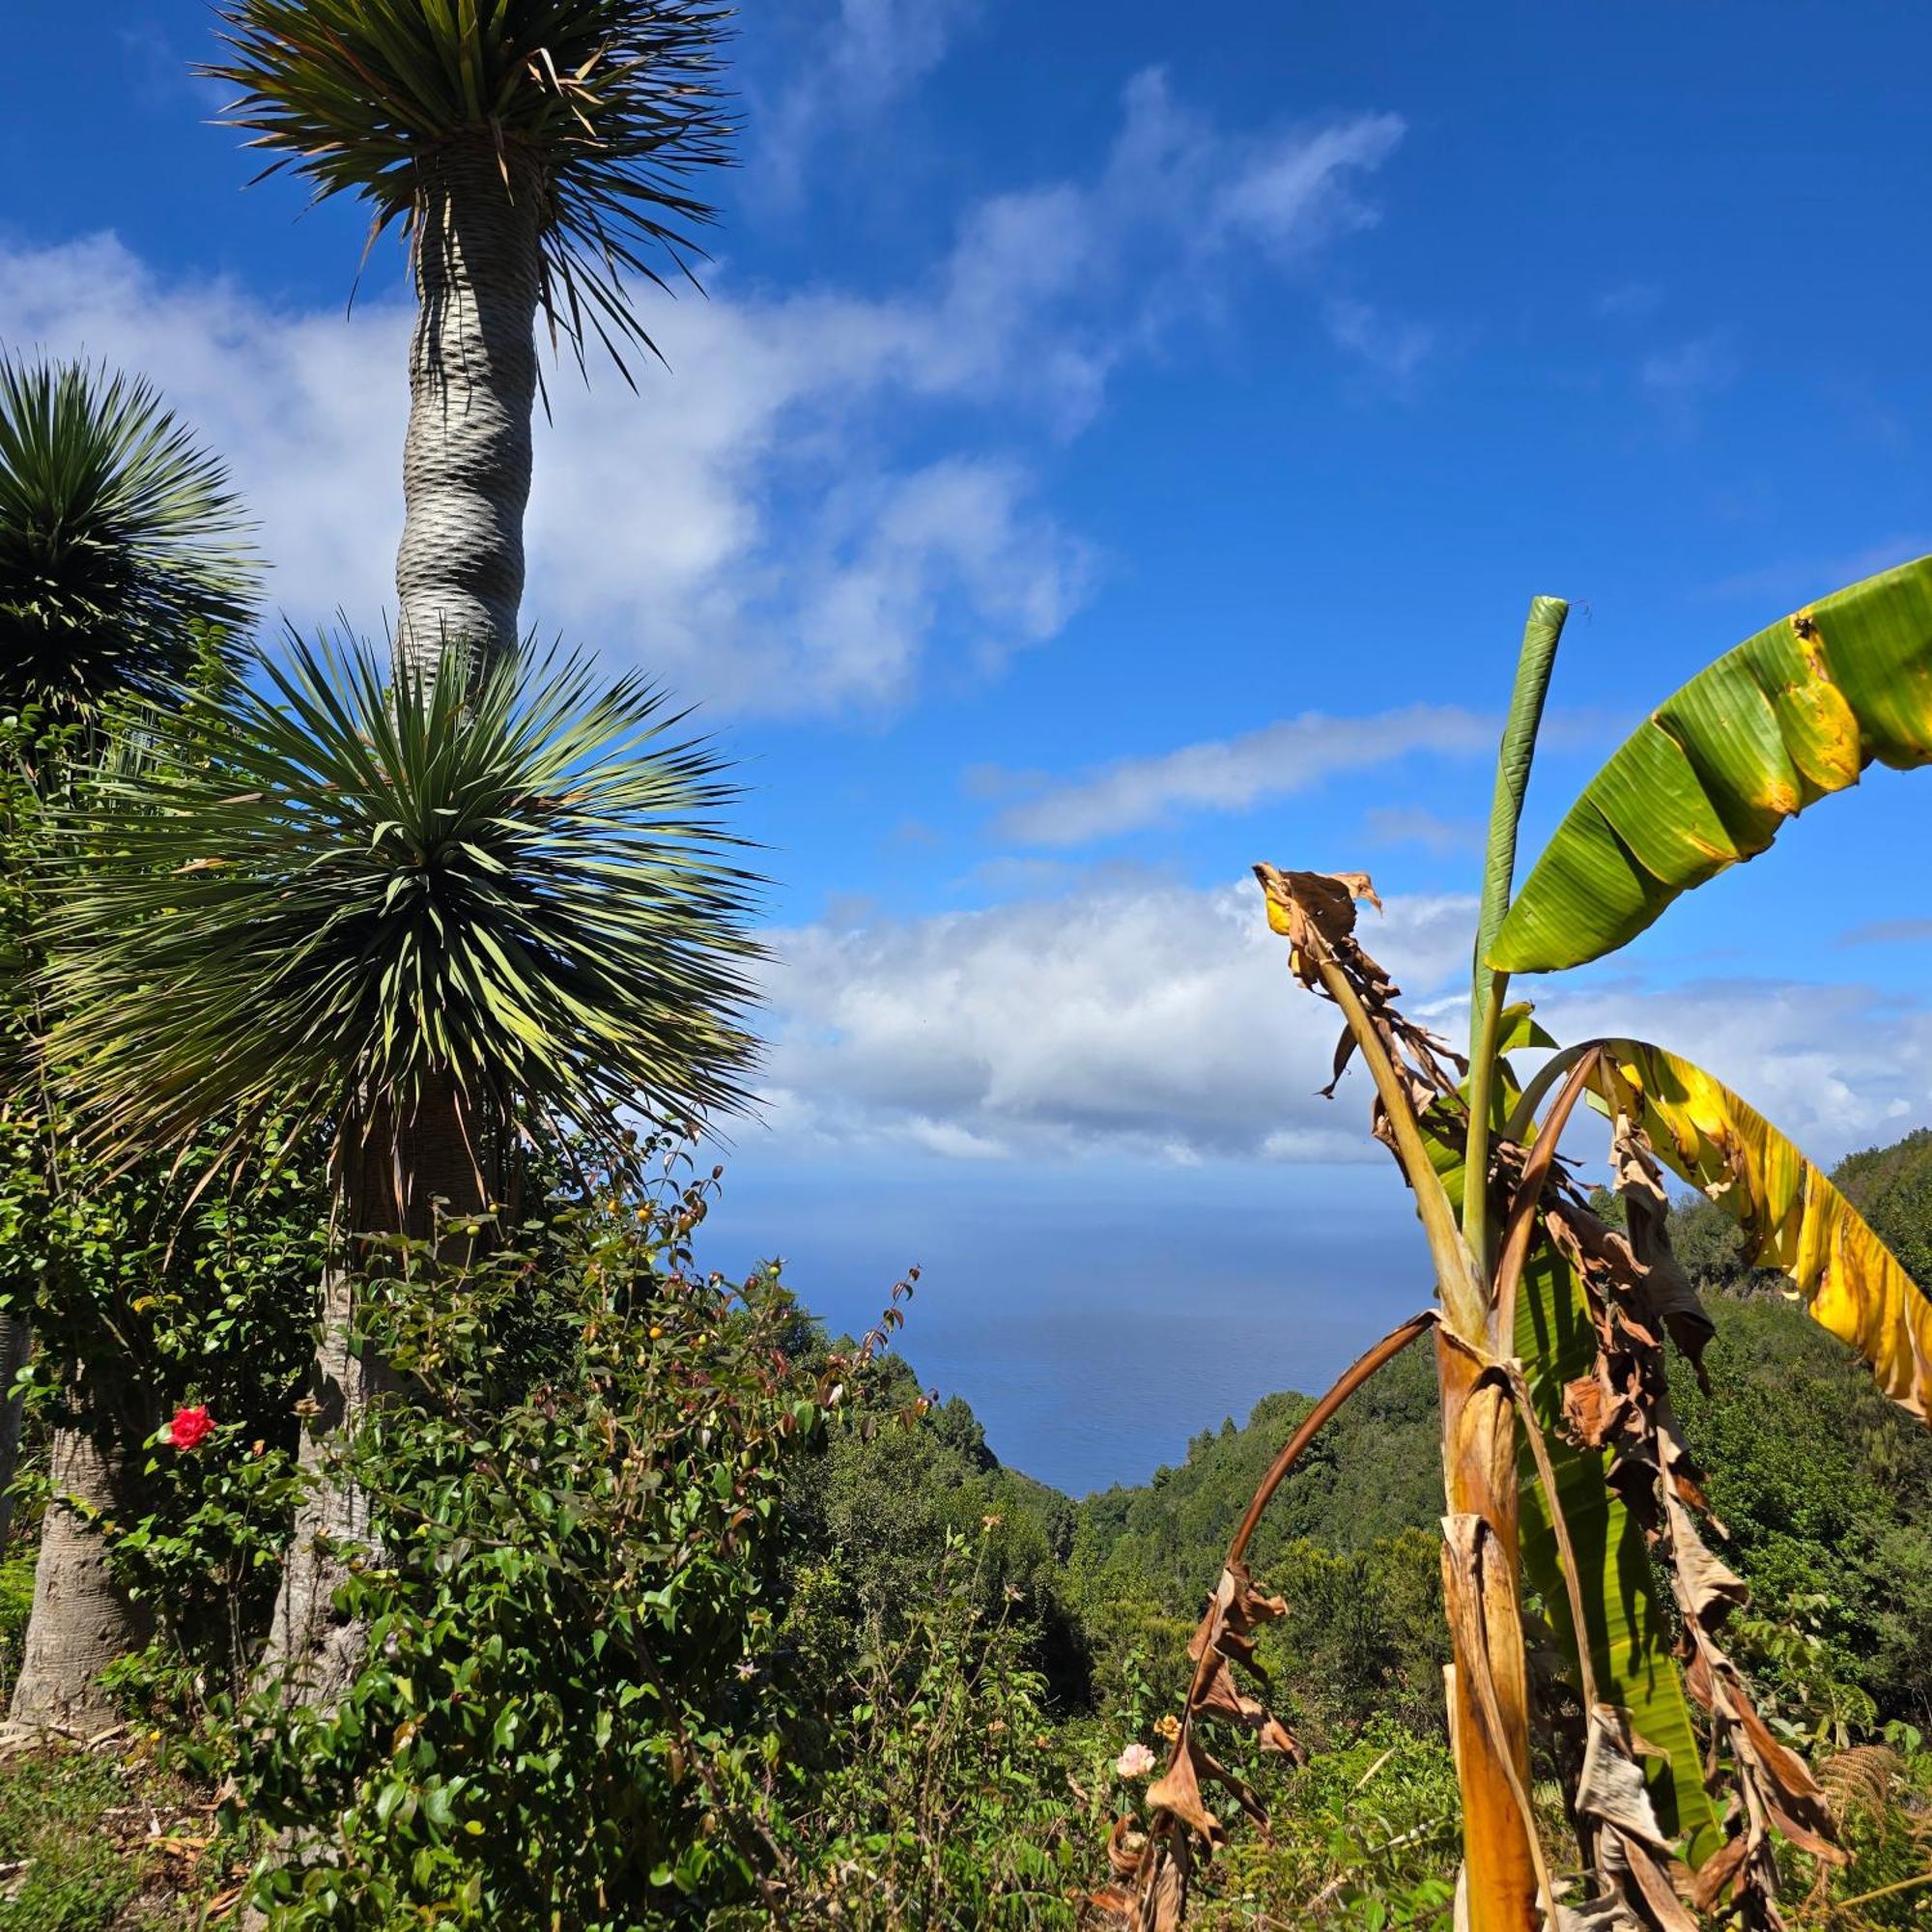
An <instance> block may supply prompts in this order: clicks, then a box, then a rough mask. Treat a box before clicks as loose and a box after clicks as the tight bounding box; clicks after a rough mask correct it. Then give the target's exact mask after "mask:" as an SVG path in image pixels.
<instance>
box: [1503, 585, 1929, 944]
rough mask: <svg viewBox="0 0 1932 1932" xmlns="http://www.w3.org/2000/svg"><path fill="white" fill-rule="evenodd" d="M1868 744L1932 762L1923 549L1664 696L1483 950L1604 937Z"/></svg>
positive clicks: (1766, 837)
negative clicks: (1910, 559) (1915, 557)
mask: <svg viewBox="0 0 1932 1932" xmlns="http://www.w3.org/2000/svg"><path fill="white" fill-rule="evenodd" d="M1874 758H1876V759H1877V760H1878V761H1879V762H1880V763H1882V764H1886V765H1890V766H1893V767H1895V768H1897V769H1899V770H1905V769H1909V768H1910V767H1912V766H1915V765H1923V764H1928V763H1932V557H1920V558H1919V559H1918V561H1917V562H1916V563H1908V564H1902V565H1901V566H1900V567H1899V568H1898V569H1896V570H1889V571H1887V572H1886V573H1885V574H1884V575H1883V576H1881V577H1873V578H1868V579H1867V580H1866V581H1865V582H1862V583H1855V584H1853V585H1852V586H1851V588H1850V589H1848V590H1840V591H1837V592H1835V593H1834V594H1833V595H1832V596H1830V597H1827V598H1824V599H1822V600H1821V601H1820V602H1819V603H1817V604H1814V605H1811V606H1809V607H1808V608H1806V609H1805V610H1803V611H1797V612H1795V613H1794V614H1793V615H1791V616H1789V617H1787V618H1785V619H1784V620H1783V621H1782V622H1781V623H1777V624H1774V625H1772V627H1771V628H1770V629H1769V630H1766V631H1760V632H1759V633H1758V634H1757V636H1756V637H1754V638H1751V639H1748V640H1747V642H1745V643H1742V644H1740V645H1739V646H1738V647H1737V649H1736V650H1734V651H1731V652H1729V653H1728V654H1726V655H1725V656H1723V657H1721V658H1719V660H1718V661H1717V663H1715V664H1713V665H1711V666H1710V667H1708V668H1706V669H1705V670H1703V671H1701V672H1699V673H1698V675H1697V676H1695V677H1693V678H1692V679H1691V680H1690V683H1689V684H1687V685H1686V686H1685V687H1684V688H1683V689H1682V690H1681V691H1679V692H1678V693H1677V694H1676V695H1675V696H1672V697H1669V698H1666V699H1665V700H1664V702H1663V703H1662V704H1661V705H1659V706H1658V708H1657V710H1656V711H1654V712H1653V713H1652V714H1651V716H1650V717H1649V718H1648V719H1646V720H1645V721H1644V723H1643V724H1642V725H1639V726H1638V727H1637V729H1636V730H1635V731H1634V732H1633V733H1632V735H1631V736H1630V737H1629V738H1627V739H1626V740H1625V741H1624V743H1623V745H1622V746H1621V747H1620V748H1619V749H1618V751H1617V752H1616V753H1614V754H1613V755H1612V756H1611V758H1610V761H1609V762H1608V764H1606V765H1605V767H1604V768H1603V770H1602V771H1600V772H1599V773H1598V774H1597V776H1596V777H1595V778H1594V779H1592V780H1591V781H1590V782H1589V784H1588V785H1587V786H1585V787H1584V789H1583V792H1582V794H1581V796H1580V797H1578V799H1577V802H1576V804H1575V805H1573V806H1572V807H1571V808H1570V811H1569V813H1568V815H1567V816H1566V817H1565V818H1564V820H1563V822H1562V824H1561V825H1559V826H1558V827H1557V829H1556V833H1555V836H1554V837H1553V838H1551V839H1550V841H1549V844H1548V846H1547V847H1546V848H1545V850H1544V853H1543V856H1542V857H1541V858H1540V859H1539V860H1538V861H1537V862H1536V866H1535V868H1534V869H1533V870H1532V871H1531V873H1530V875H1529V877H1528V879H1527V880H1526V881H1525V882H1524V884H1523V887H1522V889H1521V891H1520V893H1518V895H1517V896H1516V900H1515V903H1514V904H1512V906H1511V907H1510V910H1509V916H1508V917H1507V918H1506V919H1505V920H1504V921H1503V923H1502V927H1501V929H1500V930H1499V931H1498V933H1497V934H1496V938H1495V943H1494V944H1493V945H1492V948H1491V950H1490V964H1491V965H1492V966H1494V967H1498V968H1500V969H1501V970H1502V971H1504V972H1509V973H1548V972H1551V971H1553V970H1555V969H1556V968H1558V967H1564V966H1580V965H1582V964H1583V963H1584V962H1585V961H1586V960H1591V959H1596V958H1600V957H1601V956H1602V955H1603V954H1604V953H1605V952H1614V951H1615V950H1616V948H1618V947H1619V946H1622V945H1624V944H1625V943H1626V942H1627V941H1629V940H1631V939H1634V937H1635V936H1636V935H1637V934H1638V933H1639V932H1641V931H1643V929H1644V928H1645V927H1646V926H1648V925H1649V924H1650V923H1652V922H1653V921H1654V920H1655V919H1656V918H1657V917H1658V916H1659V914H1661V913H1662V911H1663V909H1664V908H1665V907H1666V906H1667V905H1669V903H1670V902H1671V900H1673V899H1674V898H1676V897H1677V895H1679V894H1680V893H1683V892H1685V891H1687V890H1689V889H1690V887H1692V886H1697V885H1701V884H1703V882H1704V881H1705V880H1706V879H1708V878H1711V877H1712V876H1713V875H1714V874H1716V873H1718V872H1720V871H1722V870H1723V869H1724V868H1725V867H1728V866H1734V865H1736V864H1738V863H1739V862H1740V861H1741V860H1745V859H1749V858H1752V857H1754V856H1755V855H1756V854H1757V853H1759V852H1762V851H1763V850H1764V849H1765V847H1766V846H1767V845H1769V844H1770V843H1771V841H1772V840H1773V838H1776V835H1777V831H1778V828H1779V827H1780V826H1781V825H1782V824H1783V822H1784V821H1785V820H1786V819H1787V818H1791V817H1794V816H1795V815H1796V814H1797V813H1799V812H1801V811H1803V810H1804V808H1805V807H1806V806H1808V805H1811V804H1813V803H1814V802H1815V801H1816V800H1818V799H1820V798H1823V797H1824V796H1825V795H1826V794H1827V793H1828V792H1834V791H1842V790H1843V789H1844V788H1845V787H1846V786H1847V785H1852V784H1856V783H1857V782H1858V781H1859V775H1860V774H1861V772H1862V771H1863V770H1864V768H1865V767H1866V766H1867V765H1868V764H1870V763H1871V762H1872V760H1873V759H1874Z"/></svg>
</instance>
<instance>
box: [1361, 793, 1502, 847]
mask: <svg viewBox="0 0 1932 1932" xmlns="http://www.w3.org/2000/svg"><path fill="white" fill-rule="evenodd" d="M1364 824H1365V825H1366V828H1367V830H1368V834H1369V837H1370V838H1373V839H1374V840H1375V841H1376V842H1377V843H1378V844H1379V845H1416V846H1420V847H1421V848H1422V850H1424V851H1425V852H1435V853H1437V854H1439V855H1441V856H1444V857H1446V856H1448V855H1449V854H1451V853H1457V852H1480V851H1481V850H1482V849H1483V828H1482V826H1481V825H1480V824H1478V823H1477V822H1476V821H1475V820H1474V819H1464V818H1444V817H1443V816H1442V815H1441V814H1440V813H1439V812H1435V811H1431V810H1429V809H1428V808H1427V807H1426V806H1395V805H1378V806H1376V807H1374V808H1373V809H1372V810H1370V811H1369V812H1368V814H1367V815H1366V818H1365V820H1364Z"/></svg>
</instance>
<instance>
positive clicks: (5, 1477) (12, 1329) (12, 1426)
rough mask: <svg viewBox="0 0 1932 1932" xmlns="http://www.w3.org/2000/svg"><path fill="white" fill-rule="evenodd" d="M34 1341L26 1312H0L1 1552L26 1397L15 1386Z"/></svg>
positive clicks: (10, 1515)
mask: <svg viewBox="0 0 1932 1932" xmlns="http://www.w3.org/2000/svg"><path fill="white" fill-rule="evenodd" d="M33 1344H34V1331H33V1326H32V1324H31V1323H30V1322H29V1321H28V1320H27V1318H26V1316H25V1315H21V1314H6V1313H0V1554H4V1553H5V1551H6V1548H7V1540H8V1538H9V1537H10V1536H12V1535H13V1533H14V1476H15V1475H17V1474H18V1473H19V1467H20V1425H21V1423H22V1422H23V1421H24V1420H25V1419H26V1412H27V1398H26V1395H25V1394H24V1392H22V1391H21V1390H19V1389H16V1388H15V1387H14V1383H15V1382H16V1381H17V1380H18V1378H19V1374H20V1371H21V1370H22V1369H24V1368H25V1367H26V1366H27V1356H28V1353H29V1352H30V1351H31V1350H32V1348H33Z"/></svg>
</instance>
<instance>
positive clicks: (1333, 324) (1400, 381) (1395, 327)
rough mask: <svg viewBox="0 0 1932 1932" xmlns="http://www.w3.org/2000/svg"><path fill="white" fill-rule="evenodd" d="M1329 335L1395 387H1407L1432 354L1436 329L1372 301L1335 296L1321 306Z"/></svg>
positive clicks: (1433, 352)
mask: <svg viewBox="0 0 1932 1932" xmlns="http://www.w3.org/2000/svg"><path fill="white" fill-rule="evenodd" d="M1322 313H1323V320H1324V321H1325V322H1326V324H1327V327H1328V334H1329V336H1330V338H1331V339H1332V340H1333V341H1334V342H1335V343H1336V345H1337V346H1338V347H1340V348H1343V349H1346V350H1347V351H1348V352H1349V353H1350V355H1355V356H1359V357H1360V358H1361V360H1362V361H1364V362H1366V363H1367V364H1368V366H1369V367H1370V368H1371V369H1373V370H1374V371H1375V372H1376V374H1377V375H1378V376H1381V377H1383V378H1385V379H1386V380H1387V381H1388V382H1389V383H1390V384H1392V385H1393V386H1394V387H1396V388H1398V389H1401V388H1405V387H1406V386H1407V385H1408V384H1410V383H1411V382H1412V381H1413V380H1414V378H1415V377H1416V375H1417V374H1418V373H1419V372H1420V370H1421V368H1422V366H1423V364H1424V363H1426V362H1427V361H1428V360H1429V358H1430V357H1431V356H1432V355H1435V347H1436V338H1435V330H1434V329H1433V328H1431V327H1428V326H1427V325H1426V324H1423V323H1419V322H1411V321H1408V320H1406V318H1404V317H1402V316H1395V315H1390V314H1388V313H1386V312H1385V311H1384V310H1382V309H1379V308H1377V307H1376V306H1375V305H1374V304H1373V303H1371V302H1365V301H1356V300H1354V299H1352V298H1348V297H1343V296H1337V297H1335V298H1332V299H1331V300H1330V301H1329V302H1328V303H1327V305H1326V307H1325V308H1324V310H1323V312H1322Z"/></svg>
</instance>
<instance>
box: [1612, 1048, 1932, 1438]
mask: <svg viewBox="0 0 1932 1932" xmlns="http://www.w3.org/2000/svg"><path fill="white" fill-rule="evenodd" d="M1603 1045H1604V1048H1605V1052H1606V1053H1607V1054H1608V1055H1609V1056H1610V1057H1611V1059H1612V1060H1613V1061H1614V1063H1615V1065H1616V1068H1617V1070H1618V1071H1619V1072H1620V1073H1621V1074H1622V1076H1623V1077H1624V1079H1625V1080H1626V1081H1628V1082H1629V1084H1630V1086H1631V1087H1632V1089H1633V1090H1634V1094H1635V1095H1636V1096H1637V1099H1638V1101H1639V1102H1640V1106H1641V1113H1640V1116H1639V1119H1640V1123H1641V1125H1642V1127H1643V1129H1644V1131H1645V1133H1647V1134H1648V1135H1649V1136H1650V1140H1651V1143H1652V1145H1653V1146H1654V1147H1655V1148H1656V1150H1657V1151H1658V1153H1659V1155H1660V1156H1661V1157H1662V1159H1663V1160H1664V1161H1665V1162H1667V1163H1668V1164H1669V1166H1670V1167H1671V1168H1673V1169H1674V1170H1675V1171H1676V1172H1677V1173H1678V1174H1679V1175H1680V1176H1682V1178H1683V1179H1686V1180H1688V1181H1689V1182H1690V1184H1691V1185H1692V1186H1693V1187H1697V1188H1701V1189H1702V1190H1703V1192H1704V1193H1705V1194H1707V1195H1708V1196H1709V1197H1710V1198H1711V1199H1712V1200H1713V1201H1715V1202H1716V1203H1717V1204H1718V1206H1719V1207H1720V1208H1723V1210H1724V1211H1725V1212H1726V1213H1727V1214H1728V1215H1730V1217H1731V1219H1732V1220H1734V1221H1735V1222H1737V1224H1738V1225H1739V1227H1741V1228H1742V1229H1743V1230H1744V1231H1745V1233H1746V1235H1747V1236H1748V1237H1749V1239H1750V1242H1751V1244H1752V1245H1751V1253H1750V1259H1751V1260H1752V1261H1754V1262H1755V1263H1757V1264H1759V1265H1761V1266H1771V1267H1780V1268H1782V1269H1783V1270H1784V1271H1785V1273H1787V1274H1788V1275H1790V1277H1791V1279H1792V1282H1793V1284H1794V1285H1795V1287H1796V1289H1797V1291H1798V1294H1799V1296H1800V1298H1801V1299H1802V1300H1803V1301H1804V1305H1805V1308H1806V1309H1807V1310H1808V1311H1809V1313H1810V1315H1811V1319H1812V1320H1813V1321H1816V1322H1817V1323H1818V1324H1819V1326H1820V1327H1823V1328H1827V1329H1829V1330H1830V1331H1831V1332H1832V1333H1833V1335H1835V1336H1837V1337H1838V1339H1839V1340H1840V1341H1841V1342H1848V1343H1850V1344H1851V1346H1852V1347H1853V1348H1854V1349H1856V1350H1858V1351H1859V1353H1860V1354H1861V1355H1862V1356H1863V1357H1864V1358H1865V1360H1866V1362H1867V1363H1869V1364H1870V1366H1871V1371H1872V1374H1873V1376H1874V1377H1875V1378H1877V1381H1878V1385H1879V1387H1880V1388H1882V1389H1883V1390H1884V1391H1885V1393H1886V1394H1887V1395H1889V1397H1890V1398H1891V1399H1892V1401H1893V1402H1895V1403H1897V1404H1899V1405H1900V1406H1901V1407H1904V1408H1909V1409H1910V1410H1911V1411H1912V1413H1913V1414H1914V1415H1916V1416H1918V1418H1919V1419H1920V1420H1921V1421H1924V1420H1927V1419H1928V1407H1932V1300H1928V1299H1927V1297H1926V1295H1925V1293H1924V1291H1923V1290H1922V1289H1920V1288H1919V1286H1918V1283H1917V1282H1915V1281H1914V1280H1913V1279H1912V1277H1911V1276H1910V1275H1909V1274H1907V1273H1906V1271H1905V1269H1904V1267H1903V1265H1902V1264H1900V1263H1899V1261H1898V1260H1897V1258H1896V1257H1895V1256H1894V1255H1893V1254H1892V1252H1891V1251H1890V1249H1889V1248H1888V1247H1887V1246H1886V1245H1885V1243H1884V1242H1883V1241H1881V1240H1880V1239H1879V1237H1878V1236H1876V1235H1874V1234H1873V1233H1872V1231H1871V1230H1870V1228H1868V1227H1867V1226H1866V1225H1865V1223H1864V1220H1863V1217H1862V1216H1861V1214H1860V1213H1859V1211H1858V1209H1857V1208H1854V1207H1853V1206H1852V1204H1851V1203H1850V1202H1849V1201H1847V1200H1846V1199H1845V1197H1844V1196H1843V1195H1842V1194H1840V1193H1839V1192H1838V1190H1837V1189H1836V1188H1835V1187H1833V1185H1832V1183H1831V1181H1830V1180H1829V1179H1827V1178H1826V1176H1825V1174H1824V1172H1823V1171H1822V1170H1821V1169H1819V1168H1817V1167H1814V1166H1813V1165H1812V1164H1811V1162H1810V1161H1808V1160H1807V1159H1805V1157H1804V1154H1803V1153H1801V1152H1800V1151H1798V1149H1797V1148H1796V1147H1794V1146H1793V1145H1792V1144H1791V1142H1789V1141H1788V1140H1786V1139H1785V1137H1784V1136H1783V1135H1782V1134H1781V1133H1779V1132H1778V1130H1777V1129H1776V1127H1775V1126H1773V1125H1772V1124H1771V1122H1769V1121H1767V1120H1766V1119H1765V1118H1764V1116H1763V1115H1762V1114H1760V1113H1758V1112H1757V1111H1756V1110H1755V1109H1754V1108H1752V1107H1749V1106H1747V1105H1746V1103H1745V1102H1744V1101H1743V1100H1741V1099H1739V1097H1738V1096H1737V1095H1736V1094H1733V1093H1732V1092H1731V1091H1730V1089H1729V1088H1728V1087H1725V1086H1723V1085H1721V1084H1720V1083H1719V1082H1718V1081H1716V1080H1714V1079H1712V1077H1711V1076H1710V1075H1709V1074H1708V1073H1706V1072H1705V1071H1704V1070H1703V1068H1702V1067H1700V1066H1695V1065H1691V1063H1690V1061H1688V1060H1680V1059H1679V1058H1678V1057H1677V1056H1676V1055H1675V1054H1671V1053H1665V1052H1664V1051H1663V1050H1662V1048H1661V1047H1655V1046H1648V1045H1645V1044H1644V1043H1643V1042H1641V1041H1639V1040H1630V1039H1614V1040H1606V1041H1604V1042H1603Z"/></svg>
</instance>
